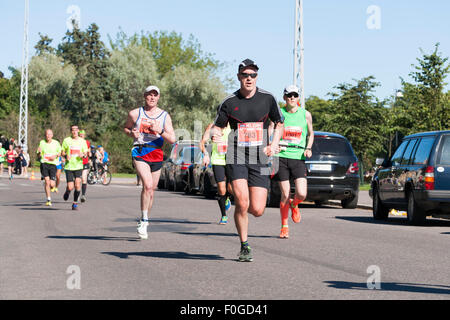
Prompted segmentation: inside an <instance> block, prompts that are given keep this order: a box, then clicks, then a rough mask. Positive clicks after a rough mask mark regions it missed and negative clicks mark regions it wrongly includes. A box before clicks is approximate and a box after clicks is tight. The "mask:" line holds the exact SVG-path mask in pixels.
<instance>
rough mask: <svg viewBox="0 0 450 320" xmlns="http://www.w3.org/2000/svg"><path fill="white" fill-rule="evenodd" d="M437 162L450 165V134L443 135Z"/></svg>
mask: <svg viewBox="0 0 450 320" xmlns="http://www.w3.org/2000/svg"><path fill="white" fill-rule="evenodd" d="M437 164H440V165H450V135H445V136H443V137H442V142H441V146H440V148H439V153H438V158H437Z"/></svg>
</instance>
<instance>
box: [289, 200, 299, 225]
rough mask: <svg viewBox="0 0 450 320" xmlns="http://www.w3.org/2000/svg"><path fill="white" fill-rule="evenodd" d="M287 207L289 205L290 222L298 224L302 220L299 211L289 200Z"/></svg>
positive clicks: (292, 201)
mask: <svg viewBox="0 0 450 320" xmlns="http://www.w3.org/2000/svg"><path fill="white" fill-rule="evenodd" d="M289 205H290V207H291V211H292V221H294V222H295V223H299V222H300V220H302V215H301V214H300V209H299V208H298V206H295V205H294V200H292V199H290V200H289Z"/></svg>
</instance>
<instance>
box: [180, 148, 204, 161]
mask: <svg viewBox="0 0 450 320" xmlns="http://www.w3.org/2000/svg"><path fill="white" fill-rule="evenodd" d="M199 152H200V148H198V147H185V148H183V162H184V163H194V161H195V159H196V158H197V155H198V153H199Z"/></svg>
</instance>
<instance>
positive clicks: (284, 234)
mask: <svg viewBox="0 0 450 320" xmlns="http://www.w3.org/2000/svg"><path fill="white" fill-rule="evenodd" d="M280 238H281V239H288V238H289V228H288V227H282V228H281V231H280Z"/></svg>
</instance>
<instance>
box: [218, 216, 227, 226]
mask: <svg viewBox="0 0 450 320" xmlns="http://www.w3.org/2000/svg"><path fill="white" fill-rule="evenodd" d="M227 223H228V216H223V217H222V218H221V219H220V222H219V224H227Z"/></svg>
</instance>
